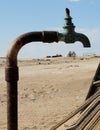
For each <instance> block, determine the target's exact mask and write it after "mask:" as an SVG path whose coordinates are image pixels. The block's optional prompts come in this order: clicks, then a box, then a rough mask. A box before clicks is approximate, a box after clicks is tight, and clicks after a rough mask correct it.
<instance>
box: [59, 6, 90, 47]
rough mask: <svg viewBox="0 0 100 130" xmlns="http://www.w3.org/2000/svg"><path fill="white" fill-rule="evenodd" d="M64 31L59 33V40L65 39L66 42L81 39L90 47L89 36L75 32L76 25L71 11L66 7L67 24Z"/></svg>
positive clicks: (85, 45)
mask: <svg viewBox="0 0 100 130" xmlns="http://www.w3.org/2000/svg"><path fill="white" fill-rule="evenodd" d="M63 28H64V32H63V33H59V35H58V36H59V41H64V42H65V43H68V44H69V43H74V42H76V41H80V42H81V43H82V44H83V46H84V47H90V46H91V45H90V41H89V39H88V37H87V36H86V35H84V34H82V33H77V32H75V30H74V29H75V26H74V24H73V23H72V17H71V16H70V11H69V9H68V8H66V17H65V26H64V27H63Z"/></svg>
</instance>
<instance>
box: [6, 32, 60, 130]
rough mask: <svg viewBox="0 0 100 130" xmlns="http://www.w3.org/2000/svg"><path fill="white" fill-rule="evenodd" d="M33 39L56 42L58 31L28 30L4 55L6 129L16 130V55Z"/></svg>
mask: <svg viewBox="0 0 100 130" xmlns="http://www.w3.org/2000/svg"><path fill="white" fill-rule="evenodd" d="M33 41H37V42H39V41H42V42H48V43H51V42H58V32H55V31H43V32H29V33H26V34H24V35H21V36H19V37H18V38H17V39H15V41H14V42H13V43H12V45H11V46H10V48H9V50H8V53H7V57H6V68H5V80H6V81H7V130H18V92H17V91H18V89H17V88H18V86H17V82H18V79H19V74H18V66H17V55H18V52H19V50H20V49H21V48H22V47H23V46H24V45H25V44H27V43H30V42H33Z"/></svg>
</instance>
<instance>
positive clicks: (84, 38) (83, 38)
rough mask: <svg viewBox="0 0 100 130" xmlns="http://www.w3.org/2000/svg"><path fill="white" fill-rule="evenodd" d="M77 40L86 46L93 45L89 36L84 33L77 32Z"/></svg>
mask: <svg viewBox="0 0 100 130" xmlns="http://www.w3.org/2000/svg"><path fill="white" fill-rule="evenodd" d="M75 41H80V42H81V43H82V44H83V46H84V47H91V45H90V41H89V39H88V37H87V36H86V35H84V34H82V33H75Z"/></svg>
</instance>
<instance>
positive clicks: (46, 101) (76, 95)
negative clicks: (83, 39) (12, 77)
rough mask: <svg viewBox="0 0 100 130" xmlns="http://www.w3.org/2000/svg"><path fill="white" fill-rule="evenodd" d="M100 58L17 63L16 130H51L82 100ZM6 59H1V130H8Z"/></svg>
mask: <svg viewBox="0 0 100 130" xmlns="http://www.w3.org/2000/svg"><path fill="white" fill-rule="evenodd" d="M99 61H100V57H99V56H98V57H96V56H91V57H90V56H89V57H77V58H75V59H74V58H68V57H58V58H44V59H28V60H27V59H26V60H25V59H24V60H19V63H18V64H19V77H20V78H19V82H18V100H19V101H18V124H19V125H18V127H19V128H18V130H50V128H51V127H52V126H54V125H56V123H58V122H59V121H61V120H62V119H63V118H65V117H66V116H67V115H68V113H70V112H71V111H73V110H74V109H76V108H77V107H79V106H80V105H81V104H82V103H83V102H84V100H85V98H86V95H87V93H88V90H89V87H90V84H91V81H92V79H93V77H94V74H95V71H96V69H97V66H98V64H99ZM6 118H7V88H6V81H5V59H4V58H0V130H7V119H6Z"/></svg>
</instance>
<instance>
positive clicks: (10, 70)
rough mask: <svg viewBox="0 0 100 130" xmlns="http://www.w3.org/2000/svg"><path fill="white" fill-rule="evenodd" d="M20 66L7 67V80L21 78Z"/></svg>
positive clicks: (14, 80) (12, 80)
mask: <svg viewBox="0 0 100 130" xmlns="http://www.w3.org/2000/svg"><path fill="white" fill-rule="evenodd" d="M18 72H19V71H18V67H6V68H5V80H6V81H7V82H16V81H18V80H19V73H18Z"/></svg>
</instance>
